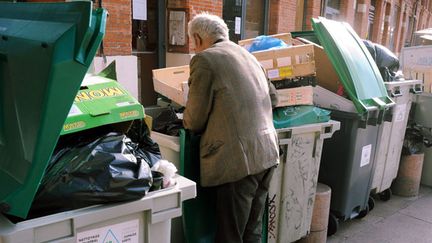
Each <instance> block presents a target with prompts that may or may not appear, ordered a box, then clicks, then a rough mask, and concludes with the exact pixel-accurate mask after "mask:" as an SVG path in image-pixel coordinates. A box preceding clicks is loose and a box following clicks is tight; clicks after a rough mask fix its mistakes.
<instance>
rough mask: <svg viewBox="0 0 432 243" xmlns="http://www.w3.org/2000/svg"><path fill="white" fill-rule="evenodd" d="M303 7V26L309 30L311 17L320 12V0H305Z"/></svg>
mask: <svg viewBox="0 0 432 243" xmlns="http://www.w3.org/2000/svg"><path fill="white" fill-rule="evenodd" d="M305 7H306V18H305V20H306V23H305V27H306V29H307V30H311V29H312V22H311V18H316V17H318V16H320V14H321V1H307V4H306V6H305Z"/></svg>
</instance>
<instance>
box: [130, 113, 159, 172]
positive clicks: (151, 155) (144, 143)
mask: <svg viewBox="0 0 432 243" xmlns="http://www.w3.org/2000/svg"><path fill="white" fill-rule="evenodd" d="M126 135H127V136H128V137H129V138H130V139H131V140H132V142H133V143H131V144H130V146H132V147H133V148H134V149H133V151H132V152H133V154H134V155H135V157H137V158H138V159H143V160H145V161H146V162H147V164H149V166H150V167H152V166H153V165H154V164H155V163H156V162H158V161H159V160H160V159H161V158H162V156H161V153H160V150H159V145H158V144H157V143H155V142H154V141H153V140H152V139H151V138H150V129H149V128H148V127H147V124H146V123H145V121H144V120H135V121H134V122H133V124H132V127H131V128H130V129H129V131H128V132H127V134H126Z"/></svg>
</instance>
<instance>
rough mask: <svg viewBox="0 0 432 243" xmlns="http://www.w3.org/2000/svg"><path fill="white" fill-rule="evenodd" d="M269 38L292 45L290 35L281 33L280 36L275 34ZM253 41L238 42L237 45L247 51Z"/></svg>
mask: <svg viewBox="0 0 432 243" xmlns="http://www.w3.org/2000/svg"><path fill="white" fill-rule="evenodd" d="M270 37H273V38H278V39H280V40H282V41H283V42H285V43H286V44H288V45H292V37H291V34H290V33H281V34H276V35H270ZM254 40H255V38H252V39H245V40H240V41H239V42H238V45H239V46H241V47H244V48H245V49H246V50H247V49H249V47H250V46H251V45H252V43H253V42H254Z"/></svg>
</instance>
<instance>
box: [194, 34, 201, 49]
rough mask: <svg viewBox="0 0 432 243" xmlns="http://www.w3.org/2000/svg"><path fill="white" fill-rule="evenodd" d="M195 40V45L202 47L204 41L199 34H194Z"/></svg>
mask: <svg viewBox="0 0 432 243" xmlns="http://www.w3.org/2000/svg"><path fill="white" fill-rule="evenodd" d="M193 36H194V39H195V43H196V45H197V46H201V45H202V39H201V36H199V35H198V34H197V33H195V34H193Z"/></svg>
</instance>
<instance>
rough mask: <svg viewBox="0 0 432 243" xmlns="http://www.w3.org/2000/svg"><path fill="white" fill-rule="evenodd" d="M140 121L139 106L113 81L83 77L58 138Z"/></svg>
mask: <svg viewBox="0 0 432 243" xmlns="http://www.w3.org/2000/svg"><path fill="white" fill-rule="evenodd" d="M142 118H144V108H143V106H142V105H141V104H140V103H139V102H138V101H137V100H136V99H135V98H134V97H133V96H132V95H131V94H130V93H129V92H128V91H127V90H126V89H124V88H123V87H121V86H120V84H119V83H118V82H117V81H115V80H112V79H108V78H104V77H100V76H86V77H85V78H84V81H83V83H82V84H81V89H80V90H79V91H78V94H77V95H76V97H75V100H74V103H73V105H72V108H71V110H70V112H69V114H68V117H67V118H66V121H65V124H64V125H63V129H62V132H61V135H65V134H70V133H75V132H79V131H83V130H87V129H90V128H94V127H99V126H102V125H107V124H114V123H124V122H127V121H132V120H135V119H142Z"/></svg>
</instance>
